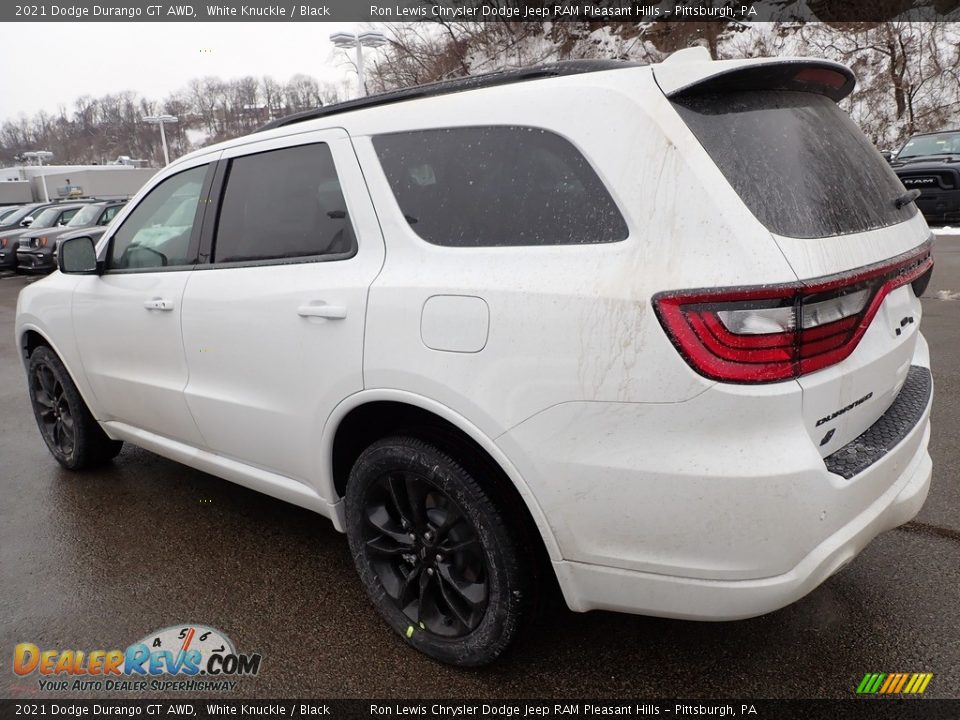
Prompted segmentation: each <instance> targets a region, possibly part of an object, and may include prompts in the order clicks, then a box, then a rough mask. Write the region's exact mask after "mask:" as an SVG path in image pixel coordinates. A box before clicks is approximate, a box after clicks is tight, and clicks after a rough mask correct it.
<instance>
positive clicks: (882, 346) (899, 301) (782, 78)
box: [656, 60, 930, 456]
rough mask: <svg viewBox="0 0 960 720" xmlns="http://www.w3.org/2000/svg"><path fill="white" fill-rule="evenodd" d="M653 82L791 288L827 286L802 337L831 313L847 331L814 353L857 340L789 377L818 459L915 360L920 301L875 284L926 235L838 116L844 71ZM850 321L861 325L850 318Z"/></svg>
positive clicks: (807, 66)
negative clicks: (791, 279) (755, 223)
mask: <svg viewBox="0 0 960 720" xmlns="http://www.w3.org/2000/svg"><path fill="white" fill-rule="evenodd" d="M698 67H699V70H698ZM656 72H657V80H658V82H660V84H661V89H664V91H665V92H666V93H667V95H668V97H669V98H670V100H671V102H672V104H673V106H674V109H676V111H677V112H678V114H679V115H680V118H681V119H682V120H683V121H684V123H685V124H686V125H687V127H688V128H689V129H690V130H691V131H692V132H693V134H694V135H695V136H696V138H697V140H699V141H700V143H701V145H703V147H704V149H705V150H706V151H707V153H708V154H709V155H710V157H711V158H712V159H713V161H714V163H715V164H716V166H717V167H718V168H719V169H720V170H721V172H722V173H723V175H724V177H725V178H726V180H727V181H728V182H729V183H730V185H731V186H732V187H733V188H734V189H735V190H736V192H737V194H738V195H739V196H740V198H741V199H742V200H743V202H744V204H745V205H746V206H747V208H748V209H749V210H750V211H751V212H752V213H753V215H754V216H756V218H757V219H758V220H759V221H760V222H761V223H763V224H764V225H765V226H766V228H767V229H768V230H769V231H770V233H771V240H772V241H773V242H775V243H776V244H777V246H778V247H779V249H780V251H781V252H782V253H783V255H784V257H785V258H786V259H787V261H788V262H789V263H790V265H791V267H792V268H793V270H794V272H795V273H796V275H797V278H798V279H799V280H800V281H801V282H802V283H804V284H806V285H808V286H815V287H817V288H822V289H823V292H822V295H821V296H817V297H815V298H813V300H812V301H805V303H808V304H805V309H804V310H803V316H802V317H803V319H802V322H803V323H804V325H803V327H804V328H814V327H817V325H818V324H820V323H824V324H828V323H830V322H835V321H836V319H837V317H840V316H836V317H833V316H831V317H827V315H830V314H831V313H833V314H836V313H848V314H849V315H850V318H851V319H850V325H849V326H848V327H846V329H845V332H847V333H849V335H835V336H831V338H832V339H831V338H826V339H824V340H822V341H821V342H822V344H821V347H823V346H825V345H826V344H829V343H832V342H836V343H838V344H839V343H841V342H842V341H843V340H844V338H846V337H853V336H854V335H857V334H859V333H861V332H862V336H861V337H859V340H858V341H857V344H856V349H855V350H854V351H853V352H852V353H851V354H850V355H849V356H848V357H846V358H845V359H843V360H842V361H840V362H837V363H835V364H831V365H829V366H828V367H825V368H824V369H821V370H818V371H816V372H811V373H809V374H803V375H801V376H800V378H799V379H798V382H799V383H800V385H801V387H802V388H803V413H804V423H805V425H806V427H807V430H808V432H809V433H810V436H811V439H812V440H813V441H814V443H815V445H816V446H817V447H818V448H819V450H820V453H821V455H822V456H827V455H829V454H831V453H832V452H834V451H835V450H837V449H838V448H839V447H841V446H843V445H844V444H846V443H847V442H849V441H850V440H852V439H854V438H856V437H857V436H858V435H860V434H861V433H862V432H863V431H864V430H866V429H867V428H868V427H869V426H870V425H871V424H872V423H873V422H875V421H876V420H877V418H878V417H879V416H880V415H881V414H883V412H884V411H885V410H886V409H887V408H888V407H889V406H890V404H891V403H892V402H893V400H894V399H895V398H896V396H897V393H898V392H899V390H900V388H901V386H902V385H903V383H904V381H905V380H906V377H907V373H908V371H909V369H910V366H911V363H913V362H915V361H917V360H916V358H917V357H921V358H923V361H924V362H925V351H923V349H922V348H921V349H920V350H919V351H918V341H919V337H920V336H919V331H918V329H919V321H920V314H921V308H920V301H919V298H918V297H917V295H916V293H915V291H914V289H913V287H912V286H911V285H910V284H909V283H907V284H901V285H900V286H899V287H896V288H894V289H892V290H890V287H891V285H892V284H895V280H894V281H891V282H890V284H886V283H887V280H885V279H884V278H887V279H888V280H889V278H890V276H891V274H893V275H896V274H897V273H898V272H901V271H909V268H906V269H904V267H905V266H909V265H910V264H911V262H912V261H913V259H916V258H918V257H919V256H922V255H924V254H925V253H926V252H927V251H928V249H929V246H928V239H929V236H930V233H929V229H928V228H927V226H926V223H925V222H924V221H923V219H922V217H921V216H920V215H919V213H918V212H917V209H916V207H915V206H914V205H913V204H912V203H910V202H905V198H904V197H903V196H904V193H905V189H904V187H903V186H902V185H901V183H900V181H899V180H898V179H897V177H896V175H895V174H894V172H893V170H892V169H891V168H890V166H889V165H888V164H887V163H886V162H885V161H884V160H883V158H882V157H881V156H880V154H879V152H877V150H876V148H874V147H873V145H871V144H870V142H869V141H868V140H867V138H866V137H865V136H864V135H863V133H862V132H861V131H860V130H859V128H857V126H856V125H855V124H854V122H853V121H852V120H851V119H850V118H849V117H848V116H847V114H846V113H844V112H843V111H842V110H841V109H840V108H839V107H837V104H836V103H837V101H838V100H839V99H841V98H842V97H843V96H844V95H846V93H847V92H849V90H850V89H852V87H853V83H852V75H851V74H850V72H849V70H847V69H846V68H843V67H842V66H838V65H835V64H833V63H827V62H824V61H801V60H793V61H776V62H772V63H757V64H749V63H747V64H742V63H734V64H733V65H725V64H724V63H692V64H681V65H678V66H672V67H671V66H665V67H664V68H662V69H659V70H657V71H656ZM698 72H699V74H698ZM921 259H922V258H921ZM898 267H899V268H901V270H897V269H896V268H898ZM817 300H819V301H820V303H819V305H818V304H817V303H816V301H817ZM874 305H876V307H874ZM818 312H820V313H821V315H822V317H818V316H817V313H818ZM858 312H860V313H861V316H862V318H863V320H862V322H861V321H859V320H856V319H854V316H855V315H857V313H858ZM843 317H846V315H844V316H843ZM861 324H863V325H867V327H865V328H864V327H860V325H861ZM811 351H812V349H811ZM801 352H807V351H806V350H801Z"/></svg>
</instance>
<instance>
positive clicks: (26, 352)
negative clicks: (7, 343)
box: [20, 330, 52, 358]
mask: <svg viewBox="0 0 960 720" xmlns="http://www.w3.org/2000/svg"><path fill="white" fill-rule="evenodd" d="M20 345H21V348H22V350H23V357H24V358H29V357H30V356H31V355H32V354H33V351H34V350H36V349H37V348H38V347H50V343H48V342H47V340H46V338H44V337H43V335H41V334H40V333H38V332H37V331H36V330H27V331H26V332H25V333H24V334H23V338H21V340H20ZM51 349H52V348H51Z"/></svg>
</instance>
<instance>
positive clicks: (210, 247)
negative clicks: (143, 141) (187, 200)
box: [194, 140, 360, 270]
mask: <svg viewBox="0 0 960 720" xmlns="http://www.w3.org/2000/svg"><path fill="white" fill-rule="evenodd" d="M308 145H326V146H327V149H328V150H329V152H330V159H331V160H332V161H333V168H334V171H336V173H337V181H338V182H339V181H340V179H341V174H340V172H339V170H338V169H337V159H336V157H334V153H333V148H332V147H331V145H330V143H329V142H328V141H326V140H316V141H313V142H307V143H297V144H291V145H279V146H277V147H271V148H268V149H265V150H257V151H256V152H248V153H243V154H242V155H235V156H232V157H229V158H221V159H220V160H218V161H217V163H216V169H215V171H214V174H213V178H212V180H211V187H210V191H209V196H208V199H207V201H206V202H205V203H204V204H205V205H206V206H207V208H206V209H207V212H205V213H204V217H203V225H202V228H201V236H200V248H199V258H200V260H199V262H198V264H197V265H195V266H194V269H195V270H221V269H227V268H247V267H266V266H272V265H303V264H306V263H319V262H339V261H341V260H349V259H350V258H353V257H356V255H357V253H358V252H360V235H359V233H357V226H356V224H355V223H354V221H353V213H351V212H350V202H349V200H348V199H347V192H346V188H345V187H344V185H343V183H342V182H340V192H341V193H342V195H343V201H344V203H346V205H347V220H348V221H349V223H350V229H351V231H352V233H353V248H351V249H350V250H348V251H347V252H342V253H328V254H325V255H303V256H300V257H289V258H272V259H264V260H236V261H231V262H217V261H216V260H214V261H211V260H210V258H211V257H215V255H214V253H215V251H216V248H217V232H218V230H219V224H220V210H221V208H222V206H223V197H224V193H225V192H226V189H227V179H228V178H229V175H230V165H231V163H232V162H233V161H234V160H238V159H240V158H246V157H251V156H253V155H262V154H263V153H268V152H274V151H276V150H288V149H290V148H292V147H306V146H308Z"/></svg>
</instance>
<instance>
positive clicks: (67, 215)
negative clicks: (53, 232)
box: [57, 208, 80, 226]
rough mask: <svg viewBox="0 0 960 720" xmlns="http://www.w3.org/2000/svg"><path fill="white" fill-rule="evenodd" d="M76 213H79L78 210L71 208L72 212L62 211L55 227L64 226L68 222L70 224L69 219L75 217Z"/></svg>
mask: <svg viewBox="0 0 960 720" xmlns="http://www.w3.org/2000/svg"><path fill="white" fill-rule="evenodd" d="M78 212H80V208H73V209H72V210H64V211H63V212H62V213H61V214H60V219H59V220H57V226H62V225H66V224H67V223H68V222H70V219H71V218H72V217H73V216H74V215H76V214H77V213H78Z"/></svg>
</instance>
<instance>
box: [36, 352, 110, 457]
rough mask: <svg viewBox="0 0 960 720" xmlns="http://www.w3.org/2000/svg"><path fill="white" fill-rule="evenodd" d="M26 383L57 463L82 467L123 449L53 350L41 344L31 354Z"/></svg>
mask: <svg viewBox="0 0 960 720" xmlns="http://www.w3.org/2000/svg"><path fill="white" fill-rule="evenodd" d="M27 384H28V386H29V389H30V404H31V405H32V406H33V416H34V417H35V418H36V420H37V427H38V428H39V429H40V435H41V436H42V437H43V441H44V442H45V443H46V444H47V449H48V450H50V454H51V455H53V457H54V458H55V459H56V461H57V462H58V463H60V464H61V465H63V466H64V467H65V468H67V469H68V470H83V469H85V468H90V467H95V466H97V465H101V464H103V463H105V462H107V461H109V460H111V459H113V458H115V457H116V456H117V455H118V454H119V453H120V450H121V449H122V448H123V443H122V442H121V441H119V440H111V439H110V438H108V437H107V435H106V433H104V432H103V430H102V429H101V428H100V425H98V424H97V421H96V420H94V418H93V415H91V414H90V410H89V409H88V408H87V405H86V403H85V402H83V398H82V397H80V392H79V391H78V390H77V386H76V385H74V384H73V380H72V379H71V378H70V374H69V373H68V372H67V369H66V368H65V367H64V365H63V363H62V362H61V361H60V358H59V357H57V354H56V353H55V352H53V350H51V349H50V348H48V347H38V348H37V349H36V350H34V351H33V352H32V353H31V354H30V359H29V361H28V362H27Z"/></svg>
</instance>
